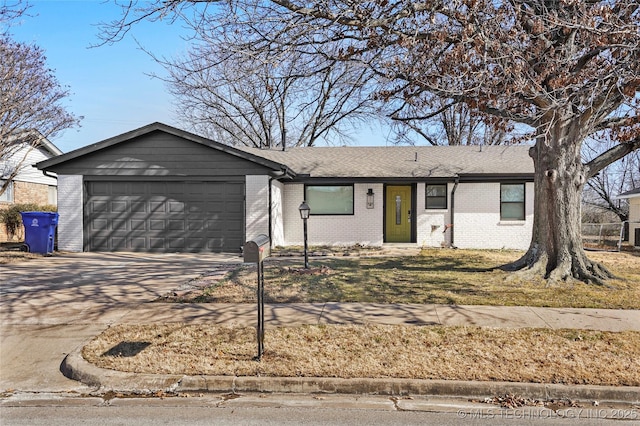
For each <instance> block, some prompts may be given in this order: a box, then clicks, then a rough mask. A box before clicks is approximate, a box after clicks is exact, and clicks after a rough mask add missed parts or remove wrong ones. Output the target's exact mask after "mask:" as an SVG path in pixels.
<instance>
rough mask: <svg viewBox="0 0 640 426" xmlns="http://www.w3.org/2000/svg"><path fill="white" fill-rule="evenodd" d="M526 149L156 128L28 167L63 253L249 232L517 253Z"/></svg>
mask: <svg viewBox="0 0 640 426" xmlns="http://www.w3.org/2000/svg"><path fill="white" fill-rule="evenodd" d="M528 150H529V147H527V146H488V147H479V146H455V147H447V146H438V147H431V146H430V147H395V146H394V147H322V148H321V147H318V148H295V149H291V150H289V151H261V150H254V149H249V148H244V149H238V148H234V147H230V146H227V145H223V144H220V143H217V142H214V141H211V140H209V139H206V138H203V137H200V136H197V135H194V134H191V133H188V132H185V131H182V130H178V129H175V128H173V127H169V126H166V125H164V124H160V123H154V124H150V125H148V126H145V127H142V128H140V129H137V130H134V131H131V132H128V133H125V134H122V135H119V136H116V137H113V138H110V139H107V140H104V141H102V142H99V143H96V144H94V145H90V146H87V147H84V148H80V149H78V150H75V151H72V152H69V153H67V154H64V155H61V156H59V157H56V158H52V159H49V160H45V161H42V162H41V163H38V165H37V166H38V168H40V169H42V170H45V171H49V172H55V173H57V175H58V191H59V192H58V194H59V199H58V212H59V214H60V219H59V226H58V235H59V238H58V246H59V248H60V249H61V250H69V251H83V250H84V251H157V252H179V251H191V252H198V251H230V252H235V251H238V250H239V249H240V247H241V246H242V245H243V243H244V242H245V241H246V240H249V239H252V238H254V237H255V236H257V235H258V234H267V235H270V237H271V241H272V245H273V246H288V245H302V243H303V226H302V220H301V219H300V215H299V211H298V207H299V205H300V204H301V202H302V201H303V200H305V199H306V200H307V202H308V203H309V205H310V207H311V217H310V219H309V220H308V229H309V238H308V241H309V244H310V245H353V244H363V245H371V246H380V245H383V244H386V243H408V244H416V245H419V246H434V247H440V246H450V245H453V246H456V247H461V248H467V247H468V248H471V247H473V248H494V249H500V248H517V249H525V248H527V247H528V245H529V242H530V240H531V229H532V222H533V195H534V194H533V192H534V191H533V161H532V160H531V158H530V157H529V155H528Z"/></svg>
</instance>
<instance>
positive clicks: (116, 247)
mask: <svg viewBox="0 0 640 426" xmlns="http://www.w3.org/2000/svg"><path fill="white" fill-rule="evenodd" d="M86 190H87V198H86V203H85V213H84V215H85V222H84V223H85V250H87V251H149V252H166V253H170V252H205V251H213V252H221V251H224V252H237V251H238V250H239V249H240V247H241V245H242V244H243V242H244V182H148V181H145V182H138V181H131V182H100V181H98V182H86Z"/></svg>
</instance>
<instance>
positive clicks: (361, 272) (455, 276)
mask: <svg viewBox="0 0 640 426" xmlns="http://www.w3.org/2000/svg"><path fill="white" fill-rule="evenodd" d="M521 254H522V253H521V252H517V251H502V250H495V251H491V250H483V251H481V250H449V249H429V250H423V251H422V253H421V255H420V256H411V257H359V258H358V257H354V258H351V257H350V258H343V257H338V258H336V257H327V258H314V259H312V261H311V267H312V272H313V273H306V272H305V271H304V270H301V269H300V268H301V264H300V263H301V262H300V260H294V259H270V260H269V261H268V262H267V263H266V265H265V301H266V302H268V303H300V302H307V303H313V302H329V301H331V302H364V303H367V302H368V303H437V304H455V305H499V306H542V307H573V308H608V309H638V308H640V257H639V256H640V253H629V252H622V253H606V252H594V253H589V256H590V257H591V258H593V259H595V260H598V261H600V262H602V263H604V264H605V265H606V266H607V267H608V268H610V269H611V270H612V271H613V272H614V273H615V274H616V276H618V277H619V279H614V280H610V281H609V282H608V283H607V284H608V286H607V287H605V286H598V285H593V284H585V283H582V282H578V281H572V282H566V283H560V284H557V285H554V286H548V285H547V283H546V282H545V281H544V280H542V279H540V280H536V281H522V280H515V279H512V278H513V275H512V274H510V273H508V272H504V271H502V270H499V269H496V268H497V267H498V266H500V265H502V264H505V263H507V262H510V261H513V260H515V259H517V258H518V257H519V256H520V255H521ZM208 279H209V278H208V277H206V276H205V277H201V278H199V279H198V280H196V281H195V282H194V283H193V284H194V286H195V287H198V290H197V291H194V292H192V293H190V294H186V295H181V297H179V298H172V297H170V298H168V299H169V300H172V301H178V302H197V303H207V302H217V303H247V302H255V300H256V294H255V286H256V282H255V281H256V273H255V267H248V266H245V267H242V268H239V269H237V270H235V271H233V272H231V273H230V274H229V275H228V277H227V278H226V279H224V280H222V281H219V282H218V281H215V280H214V281H211V282H207V280H208ZM203 287H204V290H202V288H203ZM165 300H167V299H165Z"/></svg>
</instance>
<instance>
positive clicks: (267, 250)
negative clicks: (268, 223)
mask: <svg viewBox="0 0 640 426" xmlns="http://www.w3.org/2000/svg"><path fill="white" fill-rule="evenodd" d="M242 252H243V254H244V261H245V263H260V262H262V261H263V260H264V259H266V258H267V257H269V255H270V254H271V240H270V239H269V237H268V236H267V235H264V234H260V235H258V236H257V237H255V238H254V239H253V240H249V241H247V242H246V243H244V247H243V250H242Z"/></svg>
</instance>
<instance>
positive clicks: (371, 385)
mask: <svg viewBox="0 0 640 426" xmlns="http://www.w3.org/2000/svg"><path fill="white" fill-rule="evenodd" d="M60 371H61V372H62V373H63V374H64V375H65V376H66V377H68V378H70V379H73V380H77V381H80V382H82V383H84V384H86V385H88V386H92V387H97V388H100V389H101V390H104V391H114V392H127V393H129V392H130V393H154V392H176V393H178V392H225V393H240V392H261V393H336V394H361V395H362V394H368V395H432V396H451V397H465V398H485V397H494V396H502V395H505V394H512V395H518V396H521V397H523V398H530V399H537V400H542V401H549V400H566V399H569V400H572V401H590V402H593V401H598V402H599V403H628V404H633V405H638V404H640V387H637V386H624V387H616V386H591V385H572V386H568V385H560V384H544V383H516V382H474V381H459V380H423V379H369V378H355V379H341V378H335V377H255V376H185V375H177V374H139V373H126V372H122V371H115V370H107V369H104V368H100V367H97V366H95V365H93V364H91V363H89V362H88V361H86V360H85V359H84V358H83V357H82V354H81V348H79V349H76V350H74V351H73V352H71V353H69V354H68V355H67V356H66V357H65V359H64V360H63V361H62V364H61V366H60Z"/></svg>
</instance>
